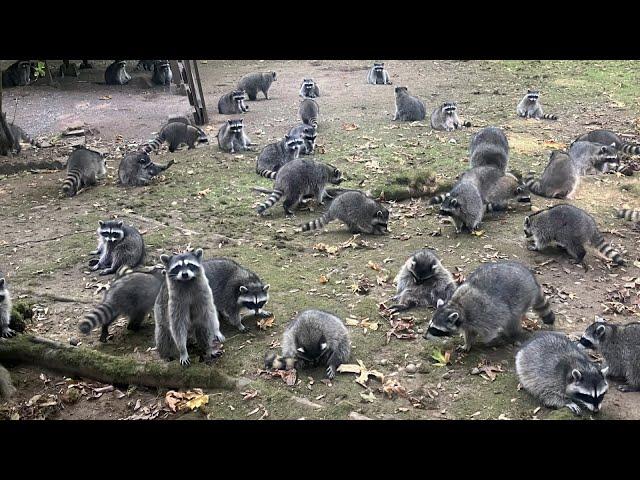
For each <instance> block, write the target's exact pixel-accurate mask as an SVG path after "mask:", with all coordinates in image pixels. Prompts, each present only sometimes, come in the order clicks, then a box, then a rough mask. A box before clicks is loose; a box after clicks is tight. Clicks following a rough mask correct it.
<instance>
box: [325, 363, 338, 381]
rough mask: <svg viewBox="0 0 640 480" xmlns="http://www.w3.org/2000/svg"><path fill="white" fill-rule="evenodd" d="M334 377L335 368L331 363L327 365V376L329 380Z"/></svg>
mask: <svg viewBox="0 0 640 480" xmlns="http://www.w3.org/2000/svg"><path fill="white" fill-rule="evenodd" d="M335 377H336V369H335V368H334V367H333V365H329V366H328V367H327V378H328V379H329V380H333V379H334V378H335Z"/></svg>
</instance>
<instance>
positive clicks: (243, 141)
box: [217, 118, 251, 153]
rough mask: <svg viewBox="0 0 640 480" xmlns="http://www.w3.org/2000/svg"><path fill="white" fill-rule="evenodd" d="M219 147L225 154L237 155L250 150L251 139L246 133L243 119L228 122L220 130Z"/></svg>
mask: <svg viewBox="0 0 640 480" xmlns="http://www.w3.org/2000/svg"><path fill="white" fill-rule="evenodd" d="M217 138H218V146H219V147H220V150H222V151H223V152H229V153H236V152H242V151H243V150H249V146H250V145H251V139H250V138H249V137H248V136H247V134H246V133H245V131H244V123H243V119H242V118H238V119H233V120H227V121H226V122H224V123H223V124H222V126H221V127H220V130H218V136H217Z"/></svg>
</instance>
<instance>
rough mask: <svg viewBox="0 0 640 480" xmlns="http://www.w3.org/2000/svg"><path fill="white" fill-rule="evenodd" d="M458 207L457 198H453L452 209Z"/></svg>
mask: <svg viewBox="0 0 640 480" xmlns="http://www.w3.org/2000/svg"><path fill="white" fill-rule="evenodd" d="M457 205H458V199H457V198H452V199H451V206H452V207H455V206H457Z"/></svg>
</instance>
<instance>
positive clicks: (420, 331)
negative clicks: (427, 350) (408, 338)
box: [416, 328, 424, 335]
mask: <svg viewBox="0 0 640 480" xmlns="http://www.w3.org/2000/svg"><path fill="white" fill-rule="evenodd" d="M416 331H417V332H418V335H422V334H423V333H424V329H423V328H419V329H418V330H416Z"/></svg>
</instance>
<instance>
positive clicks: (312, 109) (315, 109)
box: [298, 98, 320, 130]
mask: <svg viewBox="0 0 640 480" xmlns="http://www.w3.org/2000/svg"><path fill="white" fill-rule="evenodd" d="M298 114H299V115H300V119H301V120H302V123H305V124H307V125H311V126H312V127H313V128H315V129H316V130H317V129H318V115H320V107H319V106H318V103H317V102H316V101H315V100H313V99H311V98H305V99H304V100H302V102H300V108H299V109H298Z"/></svg>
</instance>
